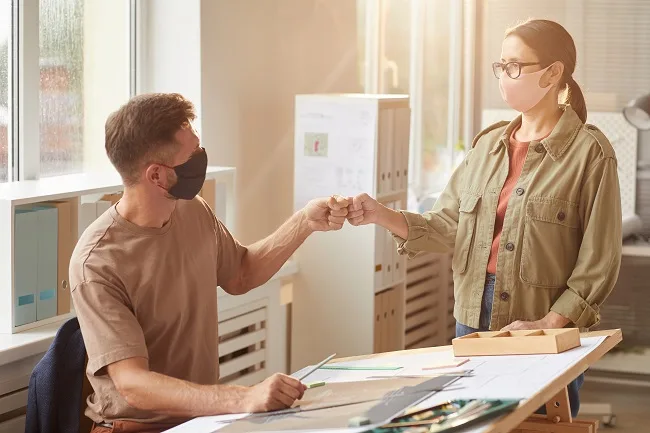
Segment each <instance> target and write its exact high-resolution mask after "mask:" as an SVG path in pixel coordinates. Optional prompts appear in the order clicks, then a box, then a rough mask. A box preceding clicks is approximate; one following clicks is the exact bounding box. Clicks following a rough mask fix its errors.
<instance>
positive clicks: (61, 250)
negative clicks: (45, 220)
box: [50, 201, 77, 315]
mask: <svg viewBox="0 0 650 433" xmlns="http://www.w3.org/2000/svg"><path fill="white" fill-rule="evenodd" d="M50 205H51V206H54V207H56V209H57V211H58V232H57V241H58V242H57V260H56V261H57V273H56V275H57V295H56V303H57V308H56V313H57V315H60V314H68V313H69V312H70V290H71V288H70V287H69V276H68V272H69V268H70V257H71V256H72V251H73V250H74V246H75V236H76V235H77V234H76V233H74V232H73V229H72V227H73V222H72V205H71V203H70V202H68V201H61V202H51V203H50Z"/></svg>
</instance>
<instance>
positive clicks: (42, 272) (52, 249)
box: [34, 206, 59, 320]
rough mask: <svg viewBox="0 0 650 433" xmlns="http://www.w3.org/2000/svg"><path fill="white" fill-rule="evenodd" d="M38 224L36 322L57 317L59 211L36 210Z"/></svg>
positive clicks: (52, 208)
mask: <svg viewBox="0 0 650 433" xmlns="http://www.w3.org/2000/svg"><path fill="white" fill-rule="evenodd" d="M34 212H35V213H36V220H37V224H38V226H37V227H38V229H37V233H38V239H37V242H36V243H37V256H36V279H37V281H36V288H37V294H36V320H44V319H49V318H50V317H55V316H56V313H57V280H58V278H57V272H58V263H57V257H58V232H59V222H58V209H57V208H56V207H53V206H41V207H37V208H35V210H34Z"/></svg>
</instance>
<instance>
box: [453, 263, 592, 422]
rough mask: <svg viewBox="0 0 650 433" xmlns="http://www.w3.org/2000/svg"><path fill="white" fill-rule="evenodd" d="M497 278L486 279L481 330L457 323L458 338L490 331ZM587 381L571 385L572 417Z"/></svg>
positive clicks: (582, 380)
mask: <svg viewBox="0 0 650 433" xmlns="http://www.w3.org/2000/svg"><path fill="white" fill-rule="evenodd" d="M495 282H496V277H495V276H494V275H493V274H488V275H487V276H486V278H485V288H484V289H483V300H482V301H481V315H480V316H479V329H475V328H470V327H469V326H467V325H463V324H462V323H459V322H456V337H462V336H464V335H467V334H471V333H472V332H479V331H488V330H489V329H490V318H491V317H492V300H493V298H494V284H495ZM584 381H585V375H584V374H581V375H580V376H578V378H577V379H575V380H574V381H573V382H571V383H569V385H568V386H567V390H568V391H569V406H570V407H571V416H573V417H576V416H578V410H579V409H580V394H579V392H580V388H582V384H583V382H584ZM537 413H538V414H546V407H545V406H542V407H541V408H539V409H538V410H537Z"/></svg>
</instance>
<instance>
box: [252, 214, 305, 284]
mask: <svg viewBox="0 0 650 433" xmlns="http://www.w3.org/2000/svg"><path fill="white" fill-rule="evenodd" d="M311 233H312V230H311V229H310V228H309V225H308V224H307V216H306V215H305V214H304V212H303V211H300V212H297V213H295V214H294V215H293V216H292V217H291V218H289V219H288V220H287V221H285V223H284V224H282V225H281V226H280V228H278V229H277V230H276V231H275V232H274V233H273V234H271V235H270V236H268V237H267V238H265V239H263V240H261V241H259V242H256V243H254V244H253V245H250V246H249V247H247V251H246V254H245V255H244V259H243V262H242V282H241V286H242V287H241V288H240V289H241V292H243V293H246V292H248V291H249V290H251V289H254V288H255V287H259V286H261V285H262V284H264V283H266V282H267V281H268V280H269V279H271V277H272V276H273V275H275V274H276V273H277V272H278V271H279V270H280V268H281V267H282V265H284V263H285V262H286V261H287V260H289V258H290V257H291V256H292V255H293V253H294V252H296V250H297V249H298V247H299V246H300V245H302V243H303V242H304V241H305V240H306V239H307V237H309V235H310V234H311Z"/></svg>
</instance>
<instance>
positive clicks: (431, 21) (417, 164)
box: [357, 0, 464, 207]
mask: <svg viewBox="0 0 650 433" xmlns="http://www.w3.org/2000/svg"><path fill="white" fill-rule="evenodd" d="M379 4H380V5H381V10H379V11H373V10H372V8H373V7H376V5H377V3H374V2H369V1H363V0H359V1H358V2H357V6H358V8H359V11H358V15H359V17H360V18H359V28H360V31H359V38H360V42H359V44H358V45H359V47H361V48H363V50H362V51H361V53H362V54H360V58H361V59H362V60H361V61H360V63H361V68H360V69H361V70H364V69H365V68H367V67H370V68H373V67H374V68H376V70H377V75H378V78H377V83H376V85H375V83H373V82H372V80H371V78H370V77H372V74H366V77H365V80H364V84H365V90H366V92H370V93H373V92H379V93H403V94H409V95H410V97H411V124H412V128H411V146H410V147H411V152H410V153H411V164H410V165H411V170H410V172H411V176H410V178H409V180H410V182H409V183H410V189H411V192H412V195H411V196H413V195H415V196H416V197H418V198H419V199H421V198H424V197H426V196H428V195H429V194H431V193H436V192H439V191H441V190H442V189H443V188H444V186H445V184H446V183H447V181H448V179H449V176H450V174H451V172H452V170H453V169H454V168H455V166H456V165H457V163H458V162H459V159H460V158H459V156H460V157H462V153H463V150H464V149H463V145H462V142H460V140H459V139H458V136H459V133H460V122H459V120H460V110H461V104H460V98H461V94H460V92H459V91H458V92H457V91H456V90H460V85H461V80H462V75H461V61H462V56H461V55H460V54H459V55H458V56H457V57H456V56H453V57H452V56H451V53H452V50H456V51H458V53H460V52H461V50H462V44H460V40H461V36H458V37H457V38H456V39H455V40H454V38H453V37H454V35H453V34H452V28H454V26H453V24H452V22H453V20H454V19H457V20H460V19H461V18H462V7H463V2H457V1H455V0H426V1H423V0H384V1H383V2H380V3H379ZM369 8H370V9H369ZM373 18H374V20H373ZM456 23H457V25H456V26H455V28H457V29H462V22H459V21H457V22H456ZM373 26H374V28H375V29H376V34H373V31H372V29H373ZM369 30H370V31H369ZM461 32H462V30H458V33H457V34H460V33H461ZM373 37H374V38H376V39H377V43H376V44H374V45H373V44H372V43H368V41H369V40H372V38H373ZM454 43H455V45H454ZM373 62H374V65H373ZM451 74H456V79H455V80H453V79H452V78H450V76H451ZM451 102H453V103H451ZM410 206H411V205H409V207H410Z"/></svg>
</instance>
